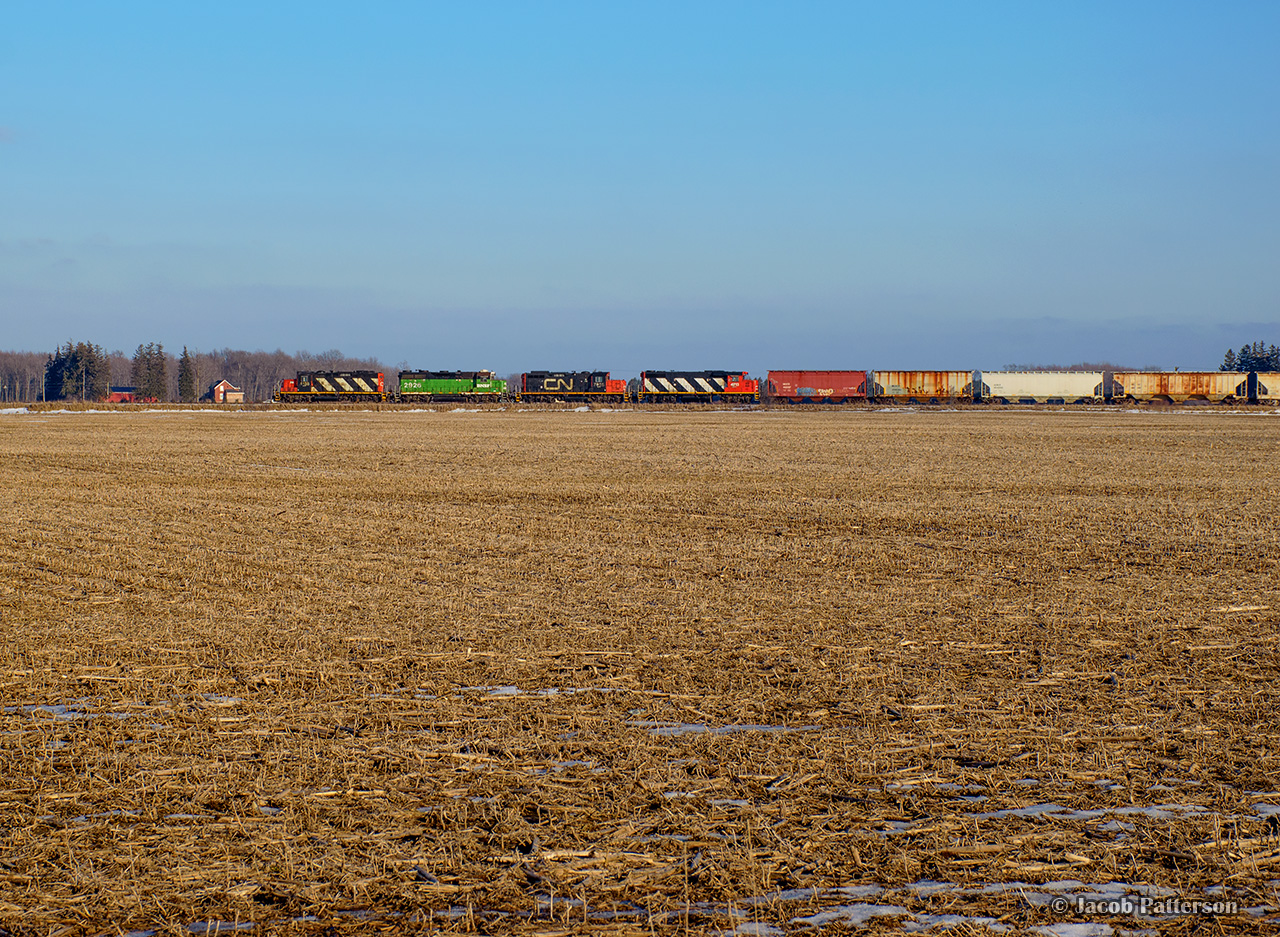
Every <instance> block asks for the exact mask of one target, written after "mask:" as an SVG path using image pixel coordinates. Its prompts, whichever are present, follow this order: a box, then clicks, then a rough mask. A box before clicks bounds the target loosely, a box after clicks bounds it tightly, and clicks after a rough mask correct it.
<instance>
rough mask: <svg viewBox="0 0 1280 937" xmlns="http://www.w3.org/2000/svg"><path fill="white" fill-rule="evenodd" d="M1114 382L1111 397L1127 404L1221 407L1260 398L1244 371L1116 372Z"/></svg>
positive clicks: (1254, 379)
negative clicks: (1153, 402) (1157, 402)
mask: <svg viewBox="0 0 1280 937" xmlns="http://www.w3.org/2000/svg"><path fill="white" fill-rule="evenodd" d="M1256 380H1257V378H1256V377H1254V378H1253V381H1254V382H1255V383H1256ZM1114 382H1115V384H1114V387H1113V389H1112V396H1113V397H1115V398H1123V399H1127V400H1163V401H1165V402H1166V403H1185V402H1186V401H1188V400H1203V401H1207V402H1209V403H1222V402H1223V401H1234V400H1256V399H1258V396H1259V395H1258V394H1257V393H1256V392H1254V393H1251V392H1250V388H1249V384H1250V375H1249V374H1247V373H1244V372H1241V371H1117V372H1116V373H1115V375H1114Z"/></svg>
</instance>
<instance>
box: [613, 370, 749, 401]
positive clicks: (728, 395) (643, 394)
mask: <svg viewBox="0 0 1280 937" xmlns="http://www.w3.org/2000/svg"><path fill="white" fill-rule="evenodd" d="M636 400H637V402H638V403H732V402H739V403H759V402H760V382H759V381H758V380H752V379H751V378H750V377H748V376H747V372H746V371H642V372H640V383H639V385H638V386H637V388H636Z"/></svg>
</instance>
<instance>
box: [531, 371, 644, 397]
mask: <svg viewBox="0 0 1280 937" xmlns="http://www.w3.org/2000/svg"><path fill="white" fill-rule="evenodd" d="M516 400H517V401H519V402H527V403H593V402H594V403H626V402H627V400H628V395H627V382H626V381H615V380H612V379H611V378H610V377H609V372H608V371H527V372H525V373H524V374H521V375H520V390H519V391H518V392H517V393H516Z"/></svg>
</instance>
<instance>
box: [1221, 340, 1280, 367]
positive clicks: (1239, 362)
mask: <svg viewBox="0 0 1280 937" xmlns="http://www.w3.org/2000/svg"><path fill="white" fill-rule="evenodd" d="M1228 364H1232V365H1233V367H1230V368H1229V367H1227V365H1228ZM1222 370H1224V371H1280V348H1277V347H1276V346H1275V345H1267V344H1266V343H1264V342H1254V343H1253V344H1251V345H1241V346H1240V350H1239V351H1230V350H1228V351H1227V354H1226V357H1225V358H1223V361H1222Z"/></svg>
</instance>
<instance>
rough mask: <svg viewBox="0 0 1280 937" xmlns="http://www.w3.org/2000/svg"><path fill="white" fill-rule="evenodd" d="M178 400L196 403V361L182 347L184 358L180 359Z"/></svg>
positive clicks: (185, 347)
mask: <svg viewBox="0 0 1280 937" xmlns="http://www.w3.org/2000/svg"><path fill="white" fill-rule="evenodd" d="M178 399H179V400H181V401H182V402H183V403H195V402H196V361H195V358H193V357H191V352H189V351H187V346H186V345H183V346H182V357H181V358H179V359H178Z"/></svg>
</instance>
